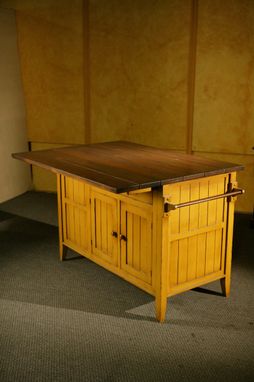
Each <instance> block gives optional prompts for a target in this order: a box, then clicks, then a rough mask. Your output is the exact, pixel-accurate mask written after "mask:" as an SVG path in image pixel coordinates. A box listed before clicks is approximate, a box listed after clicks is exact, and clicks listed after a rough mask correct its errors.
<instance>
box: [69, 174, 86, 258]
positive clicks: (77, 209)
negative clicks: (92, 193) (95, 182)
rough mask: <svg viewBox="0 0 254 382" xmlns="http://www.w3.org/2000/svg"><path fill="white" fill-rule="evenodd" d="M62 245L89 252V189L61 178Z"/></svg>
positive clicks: (72, 180)
mask: <svg viewBox="0 0 254 382" xmlns="http://www.w3.org/2000/svg"><path fill="white" fill-rule="evenodd" d="M62 203H63V205H62V207H63V238H64V244H66V245H67V246H68V247H70V248H73V249H74V250H77V251H81V252H89V251H90V242H91V238H90V214H89V208H90V206H89V187H88V186H87V185H86V184H85V183H84V182H82V181H79V180H77V179H73V178H71V177H67V176H62Z"/></svg>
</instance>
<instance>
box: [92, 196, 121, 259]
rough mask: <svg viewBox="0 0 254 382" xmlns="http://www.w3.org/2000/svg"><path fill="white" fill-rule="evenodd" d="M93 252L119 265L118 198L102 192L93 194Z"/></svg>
mask: <svg viewBox="0 0 254 382" xmlns="http://www.w3.org/2000/svg"><path fill="white" fill-rule="evenodd" d="M91 210H92V253H93V255H95V256H98V257H99V258H100V259H103V260H106V261H107V262H109V263H111V264H114V265H117V246H118V244H117V243H118V240H117V237H115V236H113V232H115V233H116V235H117V200H116V199H114V198H110V197H108V196H106V195H103V194H101V193H100V192H96V191H93V192H92V194H91Z"/></svg>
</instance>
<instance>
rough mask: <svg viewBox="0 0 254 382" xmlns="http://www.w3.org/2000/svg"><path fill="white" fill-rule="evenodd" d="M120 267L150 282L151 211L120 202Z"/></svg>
mask: <svg viewBox="0 0 254 382" xmlns="http://www.w3.org/2000/svg"><path fill="white" fill-rule="evenodd" d="M120 238H121V269H122V270H124V271H125V272H127V273H129V274H131V275H132V276H134V277H136V278H137V279H140V280H143V281H145V282H147V283H149V284H151V280H152V212H151V211H150V209H149V208H146V207H137V206H134V205H131V204H127V203H124V202H123V203H121V236H120Z"/></svg>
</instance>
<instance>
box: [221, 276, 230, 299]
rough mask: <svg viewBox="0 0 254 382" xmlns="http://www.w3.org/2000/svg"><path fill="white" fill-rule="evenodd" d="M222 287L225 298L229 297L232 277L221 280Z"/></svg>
mask: <svg viewBox="0 0 254 382" xmlns="http://www.w3.org/2000/svg"><path fill="white" fill-rule="evenodd" d="M220 285H221V291H222V294H223V296H225V297H228V296H229V294H230V277H224V278H223V279H220Z"/></svg>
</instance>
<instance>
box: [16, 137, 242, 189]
mask: <svg viewBox="0 0 254 382" xmlns="http://www.w3.org/2000/svg"><path fill="white" fill-rule="evenodd" d="M13 157H14V158H17V159H21V160H23V161H25V162H27V163H30V164H34V165H37V166H39V167H43V168H45V169H48V170H50V171H52V172H55V173H62V174H67V175H70V176H74V177H77V178H80V179H84V180H86V181H88V182H90V183H92V184H94V185H96V186H98V187H103V188H105V189H107V190H109V191H111V192H114V193H123V192H128V191H134V190H138V189H142V188H147V187H152V188H156V187H160V186H162V185H165V184H169V183H175V182H181V181H185V180H190V179H195V178H202V177H207V176H211V175H218V174H223V173H228V172H233V171H239V170H243V168H244V167H243V166H242V165H238V164H234V163H228V162H222V161H217V160H211V159H206V158H203V157H199V156H197V155H187V154H182V153H179V152H175V151H171V150H166V149H158V148H155V147H150V146H144V145H139V144H136V143H131V142H125V141H115V142H105V143H96V144H91V145H80V146H69V147H61V148H55V149H50V150H40V151H32V152H25V153H15V154H13Z"/></svg>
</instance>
